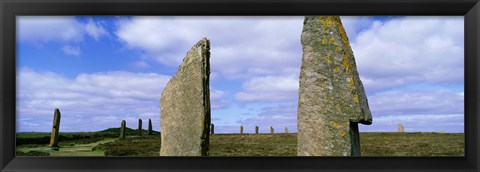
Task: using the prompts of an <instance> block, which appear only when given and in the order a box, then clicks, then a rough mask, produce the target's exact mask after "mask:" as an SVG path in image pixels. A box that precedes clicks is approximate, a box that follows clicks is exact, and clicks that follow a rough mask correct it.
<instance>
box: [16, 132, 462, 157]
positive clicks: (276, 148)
mask: <svg viewBox="0 0 480 172" xmlns="http://www.w3.org/2000/svg"><path fill="white" fill-rule="evenodd" d="M94 138H97V137H93V138H90V140H89V141H85V138H84V139H79V140H66V141H60V142H59V144H60V146H61V148H60V151H52V150H51V149H49V148H48V147H47V146H48V145H45V144H43V145H42V144H25V145H20V146H17V152H18V151H20V152H21V153H18V154H28V152H29V151H36V152H30V154H31V155H27V156H34V155H39V156H48V155H42V153H41V152H46V153H49V154H50V156H81V155H86V156H104V155H105V156H158V155H159V150H160V136H159V134H156V135H152V136H146V135H144V136H143V137H138V136H134V135H130V136H127V138H125V139H117V138H101V139H100V140H95V139H94ZM98 138H99V137H98ZM98 138H97V139H98ZM464 140H465V137H464V134H461V133H460V134H452V133H444V134H441V133H360V142H361V148H362V149H361V151H362V156H463V155H464ZM296 148H297V138H296V134H274V135H270V134H258V135H257V134H244V135H240V134H215V135H210V156H296Z"/></svg>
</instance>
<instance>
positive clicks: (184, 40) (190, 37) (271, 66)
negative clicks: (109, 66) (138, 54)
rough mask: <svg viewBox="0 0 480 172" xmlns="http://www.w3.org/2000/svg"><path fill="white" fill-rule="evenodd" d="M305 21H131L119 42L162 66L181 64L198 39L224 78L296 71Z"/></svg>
mask: <svg viewBox="0 0 480 172" xmlns="http://www.w3.org/2000/svg"><path fill="white" fill-rule="evenodd" d="M302 21H303V17H282V18H280V17H132V18H128V19H127V18H124V19H121V20H119V21H118V30H117V31H116V35H117V37H118V38H119V39H120V40H121V41H123V42H124V43H125V44H126V46H127V47H129V48H135V49H140V50H143V51H144V53H145V55H146V56H148V57H149V58H151V59H154V60H155V61H157V62H158V63H160V64H164V65H168V66H172V67H176V66H178V65H180V63H181V60H182V59H183V57H184V56H185V54H186V52H187V51H188V49H189V48H191V46H193V45H194V44H195V43H196V42H197V41H198V40H200V39H201V38H202V37H208V38H209V39H210V42H211V48H210V51H211V68H212V72H218V73H219V74H220V75H221V76H222V77H225V78H239V77H243V78H248V77H250V76H254V75H257V74H278V73H284V74H285V73H288V72H290V71H291V70H292V69H293V70H295V69H299V68H300V62H301V45H300V39H299V38H300V33H301V28H302Z"/></svg>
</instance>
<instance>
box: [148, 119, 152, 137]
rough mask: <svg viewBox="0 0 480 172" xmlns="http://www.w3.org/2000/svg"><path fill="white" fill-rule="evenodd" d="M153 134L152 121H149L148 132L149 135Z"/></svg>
mask: <svg viewBox="0 0 480 172" xmlns="http://www.w3.org/2000/svg"><path fill="white" fill-rule="evenodd" d="M152 134H153V131H152V120H151V119H148V131H147V135H152Z"/></svg>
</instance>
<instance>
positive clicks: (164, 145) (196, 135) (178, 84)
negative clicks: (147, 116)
mask: <svg viewBox="0 0 480 172" xmlns="http://www.w3.org/2000/svg"><path fill="white" fill-rule="evenodd" d="M209 79H210V42H209V40H208V39H207V38H203V39H202V40H200V41H199V42H198V43H197V44H195V45H194V46H193V47H192V48H191V49H190V50H189V51H188V53H187V56H186V57H185V58H184V59H183V63H182V65H181V66H180V67H179V69H178V71H177V73H176V75H175V76H174V77H173V78H172V79H170V81H169V82H168V84H167V86H166V87H165V89H164V90H163V92H162V95H161V98H160V111H161V117H160V118H161V119H160V128H161V131H162V132H161V148H160V155H161V156H208V146H209V128H210V87H209Z"/></svg>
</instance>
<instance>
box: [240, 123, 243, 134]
mask: <svg viewBox="0 0 480 172" xmlns="http://www.w3.org/2000/svg"><path fill="white" fill-rule="evenodd" d="M240 134H243V125H240Z"/></svg>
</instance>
